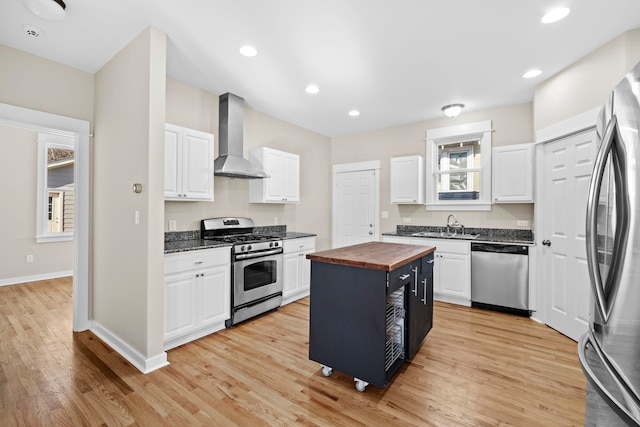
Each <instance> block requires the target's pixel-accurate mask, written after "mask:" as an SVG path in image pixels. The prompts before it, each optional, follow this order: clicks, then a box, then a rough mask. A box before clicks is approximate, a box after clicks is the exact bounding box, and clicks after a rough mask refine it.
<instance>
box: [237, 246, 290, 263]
mask: <svg viewBox="0 0 640 427" xmlns="http://www.w3.org/2000/svg"><path fill="white" fill-rule="evenodd" d="M281 253H282V248H278V249H272V250H270V251H263V252H254V253H251V254H239V255H236V260H242V259H251V258H260V257H264V256H268V255H276V254H281Z"/></svg>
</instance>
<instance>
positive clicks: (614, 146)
mask: <svg viewBox="0 0 640 427" xmlns="http://www.w3.org/2000/svg"><path fill="white" fill-rule="evenodd" d="M621 152H624V147H623V145H622V142H621V137H620V132H619V129H618V119H617V117H616V116H615V115H614V116H612V117H611V120H610V121H609V123H608V124H607V127H606V130H605V132H604V136H603V137H602V144H601V145H600V149H599V150H598V153H597V154H596V159H595V162H594V168H593V170H594V171H593V178H592V180H591V182H590V184H589V194H588V198H587V221H586V222H587V224H586V236H585V237H586V246H587V247H586V250H587V267H588V270H589V276H590V278H591V280H590V282H591V288H592V293H593V296H594V300H595V306H596V309H597V310H598V313H599V314H600V317H601V318H602V320H603V322H604V323H606V322H607V320H608V319H609V314H610V313H611V308H612V303H611V302H612V301H613V299H614V298H613V297H614V296H615V293H616V292H615V291H616V289H617V287H618V282H619V280H620V274H621V272H622V261H623V257H622V253H623V252H624V251H625V249H626V246H627V235H628V228H629V200H628V196H627V194H628V192H627V185H626V180H625V176H626V163H625V160H624V155H623V153H621ZM609 154H611V160H612V168H613V173H614V185H615V187H616V201H615V203H616V220H617V221H616V230H615V238H614V241H613V247H612V250H611V255H610V259H611V267H610V270H609V274H608V276H607V281H606V286H605V283H603V281H602V275H601V273H600V267H599V260H598V236H597V232H598V231H597V230H598V215H597V213H598V202H599V199H600V191H601V187H602V179H603V177H604V174H605V172H606V165H607V158H608V156H609Z"/></svg>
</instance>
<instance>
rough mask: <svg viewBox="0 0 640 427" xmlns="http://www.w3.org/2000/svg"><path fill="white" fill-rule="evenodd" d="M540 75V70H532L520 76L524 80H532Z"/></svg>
mask: <svg viewBox="0 0 640 427" xmlns="http://www.w3.org/2000/svg"><path fill="white" fill-rule="evenodd" d="M540 74H542V71H541V70H537V69H533V70H529V71H527V72H526V73H524V74H523V75H522V78H524V79H532V78H534V77H538V76H539V75H540Z"/></svg>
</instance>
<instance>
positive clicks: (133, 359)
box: [89, 320, 169, 374]
mask: <svg viewBox="0 0 640 427" xmlns="http://www.w3.org/2000/svg"><path fill="white" fill-rule="evenodd" d="M89 330H90V331H91V332H93V333H94V334H95V335H96V336H97V337H98V338H100V339H101V340H102V341H104V342H105V343H106V344H107V345H108V346H109V347H111V348H112V349H114V350H115V351H116V352H117V353H118V354H120V356H122V357H124V358H125V359H126V360H127V361H128V362H129V363H131V364H132V365H133V366H135V367H136V368H138V370H139V371H140V372H142V373H143V374H148V373H149V372H152V371H155V370H156V369H160V368H162V367H163V366H167V365H168V364H169V362H168V361H167V353H166V352H164V351H163V352H162V353H160V354H158V355H157V356H153V357H151V358H149V359H145V358H144V356H143V355H141V354H140V353H138V351H137V350H135V349H134V348H132V347H131V346H130V345H129V344H127V343H126V342H124V341H122V340H121V339H120V338H118V337H117V336H116V335H114V334H113V333H111V331H109V330H108V329H106V328H105V327H103V326H102V325H100V324H99V323H98V322H96V321H95V320H92V321H91V327H90V328H89Z"/></svg>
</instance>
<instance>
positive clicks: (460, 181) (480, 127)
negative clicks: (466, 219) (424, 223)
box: [426, 121, 491, 210]
mask: <svg viewBox="0 0 640 427" xmlns="http://www.w3.org/2000/svg"><path fill="white" fill-rule="evenodd" d="M426 141H427V147H426V148H427V183H426V184H427V185H426V188H427V210H490V209H491V121H486V122H476V123H469V124H466V125H458V126H450V127H445V128H438V129H430V130H428V131H427V135H426Z"/></svg>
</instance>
